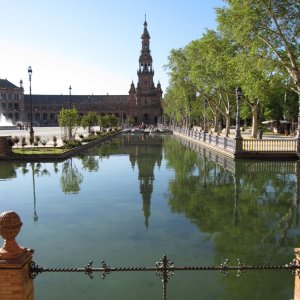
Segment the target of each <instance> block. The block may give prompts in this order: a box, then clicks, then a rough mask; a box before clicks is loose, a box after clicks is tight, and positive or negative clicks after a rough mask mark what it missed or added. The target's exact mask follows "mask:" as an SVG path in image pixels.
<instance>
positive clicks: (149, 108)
mask: <svg viewBox="0 0 300 300" xmlns="http://www.w3.org/2000/svg"><path fill="white" fill-rule="evenodd" d="M147 25H148V24H147V21H146V17H145V22H144V30H143V33H142V36H141V39H142V49H141V54H140V57H139V68H138V71H137V75H138V83H137V87H136V88H135V86H134V83H133V82H132V83H131V87H130V90H129V103H130V106H131V107H132V116H133V117H134V119H135V121H136V123H145V124H157V123H158V122H159V121H160V118H161V116H162V107H161V98H162V93H163V92H162V89H161V85H160V83H159V82H158V84H157V87H155V84H154V81H153V77H154V69H153V66H152V62H153V60H152V56H151V51H150V34H149V32H148V29H147Z"/></svg>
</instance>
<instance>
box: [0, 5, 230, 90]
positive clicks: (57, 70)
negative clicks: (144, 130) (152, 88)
mask: <svg viewBox="0 0 300 300" xmlns="http://www.w3.org/2000/svg"><path fill="white" fill-rule="evenodd" d="M223 5H224V3H223V1H222V0H185V1H174V0H173V1H172V0H160V1H158V0H151V1H150V0H148V1H138V0H127V1H124V0H123V1H122V0H106V1H104V0H98V1H97V0H85V1H82V0H81V1H79V0H72V1H69V0H51V1H50V0H10V1H7V0H0V7H1V24H2V25H1V30H0V45H1V46H0V78H1V79H6V78H7V79H8V80H9V81H11V82H13V83H14V84H16V85H19V81H20V79H22V80H23V86H24V89H25V93H28V90H29V81H28V74H27V69H28V66H31V67H32V70H33V74H32V92H33V93H34V94H68V93H69V86H70V85H71V86H72V94H74V95H75V94H78V95H79V94H85V95H89V94H94V95H100V94H107V93H109V94H112V95H117V94H122V95H124V94H127V93H128V90H129V87H130V83H131V81H132V80H133V81H134V83H136V82H137V75H136V71H137V68H138V58H139V55H140V49H141V39H140V37H141V33H142V31H143V23H144V18H145V13H146V14H147V22H148V31H149V33H150V36H151V40H150V47H151V54H152V57H153V67H154V70H155V74H154V81H155V84H156V83H157V82H158V80H160V82H161V84H162V88H163V89H165V88H166V87H167V85H168V76H167V73H166V71H165V70H164V68H163V66H164V65H165V64H166V63H167V62H168V59H167V58H168V55H169V53H170V50H171V49H173V48H180V47H184V46H185V45H186V44H187V43H189V42H190V41H192V40H194V39H197V38H200V37H201V36H202V34H203V33H204V32H205V29H215V28H216V21H215V11H214V8H216V7H221V6H223Z"/></svg>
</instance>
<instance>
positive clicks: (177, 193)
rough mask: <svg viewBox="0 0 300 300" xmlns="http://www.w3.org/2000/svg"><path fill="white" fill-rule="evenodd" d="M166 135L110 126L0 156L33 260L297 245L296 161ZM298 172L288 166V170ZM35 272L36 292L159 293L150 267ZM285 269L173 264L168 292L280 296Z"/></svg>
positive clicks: (115, 263) (233, 253) (1, 194)
mask: <svg viewBox="0 0 300 300" xmlns="http://www.w3.org/2000/svg"><path fill="white" fill-rule="evenodd" d="M194 148H195V146H194V145H193V144H189V143H186V142H184V141H181V140H178V139H176V138H174V137H173V136H150V135H149V136H142V135H141V136H138V135H122V136H120V137H117V138H115V139H113V140H112V141H108V142H106V143H104V144H103V145H101V146H99V147H96V148H93V149H91V150H89V151H87V152H86V153H84V154H82V155H80V156H77V157H74V158H72V159H69V160H67V161H64V162H59V163H50V162H49V163H48V162H47V163H44V162H42V163H12V162H5V163H3V162H2V163H0V212H1V211H6V210H14V211H16V212H17V213H18V214H19V215H20V217H21V219H22V221H23V227H22V230H21V233H20V234H19V236H18V238H17V241H18V242H19V244H21V245H23V246H25V247H28V248H33V249H34V250H35V254H34V261H35V262H36V263H37V264H38V265H40V266H43V267H83V266H84V265H86V264H87V263H88V262H89V261H90V260H93V261H94V263H93V266H94V267H100V266H101V260H105V262H106V263H107V264H108V265H110V266H111V267H129V266H136V267H142V266H146V267H154V266H155V263H156V261H158V260H159V259H160V258H162V256H163V255H164V254H167V256H168V257H169V258H170V259H171V260H172V261H173V262H174V263H175V265H176V266H205V265H220V264H221V263H223V262H224V261H225V259H226V258H229V260H230V265H237V261H236V260H237V258H240V259H241V260H242V261H243V262H244V263H246V264H248V265H252V264H263V263H264V264H285V263H289V262H290V261H292V259H293V258H294V253H293V248H294V247H299V246H300V241H299V237H300V230H299V220H298V218H299V207H298V203H299V187H300V184H299V183H298V181H299V180H298V179H297V176H296V174H297V170H298V169H299V166H298V165H297V163H296V162H260V161H255V162H247V161H245V162H243V161H238V162H233V161H231V160H226V159H224V158H221V157H218V156H215V155H214V154H213V153H210V152H208V151H207V150H206V151H205V150H203V149H196V150H195V149H194ZM298 173H299V172H298ZM94 275H95V278H94V279H90V278H89V277H88V276H86V275H84V274H82V273H74V274H71V273H62V274H55V273H44V274H41V275H38V276H37V278H36V279H35V295H36V299H38V300H48V299H64V300H66V299H71V300H75V299H122V300H124V299H125V300H127V299H128V300H129V299H130V300H132V299H143V300H148V299H149V300H152V299H161V294H162V284H161V281H160V279H159V278H158V277H157V276H156V275H155V273H152V272H145V273H133V272H132V273H111V274H109V275H107V277H106V279H105V280H102V279H101V275H100V274H99V273H95V274H94ZM293 283H294V277H293V275H291V274H290V273H289V272H287V271H256V272H253V271H248V272H246V273H245V274H243V275H242V276H241V277H240V278H237V277H236V272H230V274H229V277H225V276H224V275H223V274H220V272H217V271H201V272H195V271H194V272H180V271H177V272H175V275H174V276H172V277H171V278H170V280H169V284H168V299H172V300H173V299H189V300H190V299H230V300H232V299H264V300H265V299H272V300H274V299H278V300H279V299H292V298H293Z"/></svg>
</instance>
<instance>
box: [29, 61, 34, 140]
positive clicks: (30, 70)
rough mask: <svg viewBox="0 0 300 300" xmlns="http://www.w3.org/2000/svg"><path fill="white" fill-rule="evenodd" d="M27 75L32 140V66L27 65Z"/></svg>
mask: <svg viewBox="0 0 300 300" xmlns="http://www.w3.org/2000/svg"><path fill="white" fill-rule="evenodd" d="M28 75H29V99H30V132H29V134H30V140H31V141H33V139H34V131H33V125H32V96H31V75H32V68H31V67H30V66H29V67H28Z"/></svg>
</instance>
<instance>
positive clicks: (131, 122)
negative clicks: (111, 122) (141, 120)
mask: <svg viewBox="0 0 300 300" xmlns="http://www.w3.org/2000/svg"><path fill="white" fill-rule="evenodd" d="M125 124H126V125H128V126H132V125H134V118H133V117H132V116H127V118H126V119H125Z"/></svg>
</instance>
